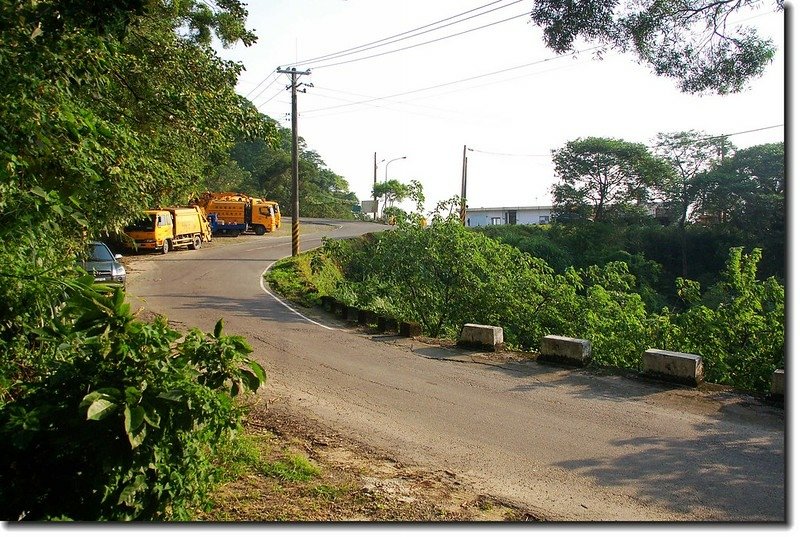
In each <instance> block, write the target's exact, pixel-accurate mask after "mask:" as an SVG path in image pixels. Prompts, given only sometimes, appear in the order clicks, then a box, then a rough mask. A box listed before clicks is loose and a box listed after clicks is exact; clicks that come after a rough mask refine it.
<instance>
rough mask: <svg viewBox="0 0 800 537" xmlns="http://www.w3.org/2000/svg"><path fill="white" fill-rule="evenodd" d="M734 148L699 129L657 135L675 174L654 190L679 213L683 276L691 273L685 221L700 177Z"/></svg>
mask: <svg viewBox="0 0 800 537" xmlns="http://www.w3.org/2000/svg"><path fill="white" fill-rule="evenodd" d="M732 147H733V146H732V144H731V143H730V142H729V141H728V140H727V138H714V137H709V136H707V135H706V134H704V133H702V132H698V131H684V132H675V133H668V134H665V133H662V134H659V135H658V137H657V140H656V148H655V151H656V154H657V155H658V156H660V157H661V158H663V159H664V160H665V161H667V162H669V164H670V165H671V166H672V168H673V170H674V171H675V173H674V174H670V175H668V176H666V177H663V178H661V180H660V181H659V182H657V183H655V184H654V185H653V186H654V188H653V190H654V192H655V195H656V198H657V199H658V201H659V202H660V208H662V209H663V210H665V211H667V212H669V213H672V214H673V215H676V216H677V225H678V229H679V230H680V237H681V264H682V275H683V277H684V278H685V277H687V276H688V274H689V267H688V263H689V261H688V257H687V255H686V224H687V220H688V217H689V209H690V208H691V207H692V206H693V205H694V204H695V202H696V201H697V195H698V192H699V191H698V188H697V178H698V176H700V175H701V174H702V173H704V172H706V171H708V170H709V169H711V167H712V166H713V165H714V164H715V163H717V162H718V161H719V160H720V159H721V158H722V155H724V154H725V153H726V152H727V151H730V150H731V149H732Z"/></svg>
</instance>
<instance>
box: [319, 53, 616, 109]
mask: <svg viewBox="0 0 800 537" xmlns="http://www.w3.org/2000/svg"><path fill="white" fill-rule="evenodd" d="M598 48H601V47H599V46H596V47H592V48H588V49H584V50H579V51H576V52H574V53H571V54H570V56H574V55H576V54H582V53H584V52H589V51H591V50H596V49H598ZM565 56H567V55H566V54H562V55H558V56H551V57H549V58H543V59H541V60H536V61H533V62H530V63H525V64H522V65H515V66H514V67H508V68H506V69H500V70H498V71H492V72H490V73H483V74H480V75H475V76H471V77H467V78H462V79H460V80H453V81H451V82H444V83H442V84H436V85H434V86H427V87H425V88H419V89H415V90H409V91H403V92H400V93H394V94H392V95H385V96H383V97H374V98H372V99H366V100H363V101H356V102H353V103H349V104H340V105H336V106H328V107H325V108H314V109H312V110H307V111H306V114H310V113H312V112H321V111H323V110H332V109H334V108H342V107H346V106H355V105H358V104H366V103H371V102H374V101H381V100H386V99H392V98H394V97H401V96H403V95H410V94H412V93H420V92H423V91H428V90H432V89H437V88H442V87H446V86H452V85H454V84H460V83H462V82H469V81H470V80H477V79H479V78H485V77H487V76H493V75H498V74H501V73H507V72H509V71H514V70H517V69H523V68H525V67H530V66H532V65H538V64H541V63H546V62H549V61H552V60H557V59H560V58H563V57H565Z"/></svg>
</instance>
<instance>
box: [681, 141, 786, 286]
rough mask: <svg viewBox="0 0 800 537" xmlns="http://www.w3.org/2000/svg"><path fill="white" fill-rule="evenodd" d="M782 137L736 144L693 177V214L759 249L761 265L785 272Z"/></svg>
mask: <svg viewBox="0 0 800 537" xmlns="http://www.w3.org/2000/svg"><path fill="white" fill-rule="evenodd" d="M785 173H786V172H785V154H784V144H783V142H778V143H770V144H762V145H757V146H753V147H748V148H746V149H739V150H737V151H736V152H735V153H734V154H733V155H731V156H729V157H728V158H725V159H723V160H722V161H721V162H719V163H718V164H717V165H716V166H714V167H713V168H711V169H710V170H708V171H707V172H705V173H703V174H701V175H700V176H699V177H698V178H697V181H696V186H697V189H698V194H697V209H696V212H697V215H698V217H700V219H701V221H702V222H703V223H704V224H705V225H709V226H712V227H718V228H721V229H723V230H726V231H728V232H731V233H735V234H736V235H737V236H739V237H740V241H741V244H746V245H748V246H752V247H758V248H763V250H764V263H763V269H764V270H765V271H767V272H768V273H770V274H778V275H783V274H784V269H785V267H784V261H785V251H784V250H785V248H786V190H785V188H786V175H785Z"/></svg>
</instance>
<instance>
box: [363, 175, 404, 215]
mask: <svg viewBox="0 0 800 537" xmlns="http://www.w3.org/2000/svg"><path fill="white" fill-rule="evenodd" d="M408 194H409V190H408V185H405V184H403V183H401V182H400V181H398V180H397V179H389V180H388V181H384V182H382V183H376V184H375V186H374V187H372V197H373V198H382V199H383V209H382V211H381V212H382V213H384V214H385V213H386V209H387V208H388V207H393V206H394V204H395V203H397V202H401V201H403V200H404V199H406V198H407V197H408Z"/></svg>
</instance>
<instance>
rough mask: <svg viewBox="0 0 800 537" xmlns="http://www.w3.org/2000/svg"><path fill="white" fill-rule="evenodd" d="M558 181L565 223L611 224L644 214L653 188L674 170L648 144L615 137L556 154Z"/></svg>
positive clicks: (556, 199) (556, 195)
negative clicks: (623, 215)
mask: <svg viewBox="0 0 800 537" xmlns="http://www.w3.org/2000/svg"><path fill="white" fill-rule="evenodd" d="M553 163H554V165H555V171H556V175H557V176H558V179H559V181H558V183H556V184H555V185H554V186H553V189H552V193H553V203H554V205H555V210H556V213H557V214H558V215H559V218H560V219H562V220H563V219H566V218H570V217H572V218H574V217H579V218H581V217H588V218H590V219H592V220H594V221H596V222H600V221H604V220H608V219H610V218H611V217H613V216H615V215H618V214H620V213H622V212H625V211H627V210H630V209H639V210H644V209H645V206H646V204H647V202H648V198H649V192H648V188H649V187H650V186H652V185H653V184H655V183H656V182H657V181H660V180H663V178H665V177H667V176H669V175H670V174H671V173H672V171H671V170H670V168H669V166H668V165H667V164H666V163H665V162H664V161H663V160H660V159H658V158H656V157H654V156H653V155H652V154H651V153H650V151H649V150H648V148H647V147H646V146H644V145H643V144H637V143H632V142H626V141H624V140H618V139H611V138H595V137H589V138H579V139H577V140H573V141H571V142H568V143H567V144H566V145H565V146H564V147H562V148H561V149H558V150H554V151H553Z"/></svg>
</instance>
